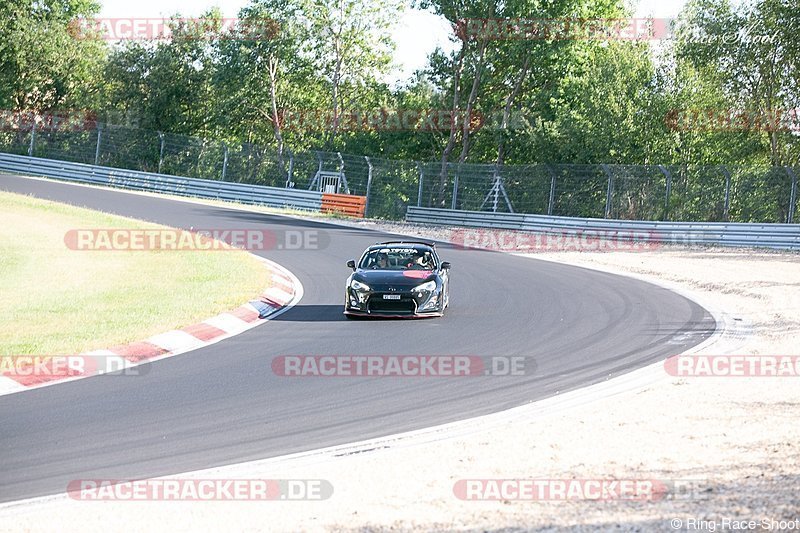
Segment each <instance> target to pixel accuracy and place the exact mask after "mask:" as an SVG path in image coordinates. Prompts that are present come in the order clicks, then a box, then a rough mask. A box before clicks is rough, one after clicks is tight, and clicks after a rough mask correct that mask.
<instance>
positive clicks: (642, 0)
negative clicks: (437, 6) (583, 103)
mask: <svg viewBox="0 0 800 533" xmlns="http://www.w3.org/2000/svg"><path fill="white" fill-rule="evenodd" d="M632 1H633V2H634V3H636V5H637V8H636V14H635V16H637V17H644V16H653V17H657V18H671V17H675V16H677V14H678V12H679V11H680V9H681V8H682V7H683V5H684V4H685V3H686V0H632ZM100 3H101V5H102V10H101V12H100V16H101V17H108V18H117V17H119V18H127V17H137V18H158V17H169V16H170V15H173V14H175V13H178V12H180V13H181V15H183V16H185V17H195V16H198V15H200V14H201V13H203V12H204V11H206V10H207V9H208V8H209V7H211V6H215V5H216V6H218V7H219V8H220V9H221V10H222V14H223V16H224V17H235V16H236V15H237V13H238V12H239V9H241V8H242V7H244V6H245V5H246V4H247V3H248V0H207V1H206V0H194V1H193V2H191V4H189V3H188V2H186V0H138V1H137V2H136V3H135V7H133V8H132V7H131V2H130V0H100ZM451 31H452V29H451V28H450V25H449V24H448V23H447V22H446V21H445V20H444V19H440V18H439V17H436V16H435V15H432V14H430V13H428V12H425V11H419V10H409V11H406V13H405V14H404V15H403V16H402V17H401V19H400V20H399V21H398V23H397V25H396V26H395V29H394V32H393V34H394V35H393V36H394V41H395V43H396V46H397V48H396V52H395V61H396V63H397V69H396V70H395V71H394V72H393V73H392V74H391V75H390V76H388V77H387V78H386V81H387V82H390V83H396V82H397V81H402V80H405V79H408V78H409V77H410V76H411V75H412V74H413V72H414V71H415V70H417V69H419V68H422V67H424V66H425V64H426V62H427V57H428V54H429V53H431V52H432V51H433V50H434V49H435V48H436V47H437V46H441V47H442V48H444V49H445V50H448V49H449V48H450V47H451V46H452V45H451V44H449V40H448V35H449V33H450V32H451Z"/></svg>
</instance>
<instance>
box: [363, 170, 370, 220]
mask: <svg viewBox="0 0 800 533" xmlns="http://www.w3.org/2000/svg"><path fill="white" fill-rule="evenodd" d="M364 159H365V160H366V161H367V200H366V201H365V202H364V218H367V214H368V213H369V193H370V190H372V163H371V162H370V160H369V157H367V156H364Z"/></svg>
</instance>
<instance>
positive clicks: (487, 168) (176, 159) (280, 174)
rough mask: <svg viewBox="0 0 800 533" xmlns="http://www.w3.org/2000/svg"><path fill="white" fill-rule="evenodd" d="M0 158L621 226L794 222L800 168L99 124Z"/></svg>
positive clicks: (396, 212) (391, 207)
mask: <svg viewBox="0 0 800 533" xmlns="http://www.w3.org/2000/svg"><path fill="white" fill-rule="evenodd" d="M0 150H2V151H4V152H8V153H14V154H23V155H33V156H35V157H44V158H48V159H56V160H63V161H71V162H77V163H87V164H98V165H102V166H108V167H114V168H123V169H131V170H142V171H146V172H156V173H161V174H170V175H176V176H186V177H193V178H205V179H213V180H225V181H231V182H239V183H251V184H257V185H268V186H272V187H293V188H297V189H317V190H327V189H326V188H324V187H325V185H326V183H327V182H325V176H326V175H328V176H333V177H334V178H335V180H336V183H337V185H336V189H335V192H339V193H345V194H356V195H361V196H367V197H368V200H367V202H368V213H367V214H368V216H370V217H375V218H385V219H393V220H400V219H402V218H403V217H404V216H405V213H406V208H407V207H408V206H409V205H415V206H422V207H442V208H447V209H461V210H471V211H494V212H514V213H531V214H546V215H560V216H572V217H596V218H615V219H627V220H674V221H739V222H793V221H794V220H795V218H796V217H795V213H796V210H797V204H798V199H797V197H798V176H800V168H797V167H796V168H791V167H768V166H761V167H756V166H750V167H744V166H733V165H727V166H713V167H712V166H693V165H683V166H675V165H671V166H665V165H603V164H598V165H569V164H529V165H504V166H497V165H491V164H467V163H463V164H458V163H445V164H442V162H440V161H439V162H416V161H398V160H388V159H381V158H372V157H364V156H357V155H351V154H341V153H336V152H322V151H307V152H297V153H295V152H292V151H290V150H283V151H282V152H279V151H277V150H276V149H274V148H272V147H267V146H261V145H256V144H248V143H244V144H230V145H228V144H225V143H222V142H219V141H212V140H207V139H201V138H197V137H189V136H185V135H175V134H169V133H160V132H154V131H147V130H142V129H136V128H129V127H122V126H113V125H103V124H98V125H97V126H96V128H95V129H89V130H85V131H58V130H55V131H51V130H42V131H36V130H35V129H34V130H33V131H30V130H29V131H19V130H15V131H2V132H0Z"/></svg>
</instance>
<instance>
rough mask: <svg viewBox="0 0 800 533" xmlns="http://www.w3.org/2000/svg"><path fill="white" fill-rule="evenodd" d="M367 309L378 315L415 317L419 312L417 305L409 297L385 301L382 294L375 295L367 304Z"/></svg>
mask: <svg viewBox="0 0 800 533" xmlns="http://www.w3.org/2000/svg"><path fill="white" fill-rule="evenodd" d="M367 309H369V311H370V312H376V313H393V314H398V315H413V314H414V313H415V312H416V311H417V305H416V302H415V301H414V299H413V298H411V297H408V296H402V297H401V298H400V299H399V300H384V299H383V295H382V294H373V295H372V296H371V297H370V299H369V302H368V303H367Z"/></svg>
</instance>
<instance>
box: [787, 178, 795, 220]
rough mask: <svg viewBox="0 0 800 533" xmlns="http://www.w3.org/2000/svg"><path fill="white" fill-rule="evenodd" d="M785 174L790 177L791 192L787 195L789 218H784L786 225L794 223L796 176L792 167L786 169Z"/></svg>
mask: <svg viewBox="0 0 800 533" xmlns="http://www.w3.org/2000/svg"><path fill="white" fill-rule="evenodd" d="M786 173H787V174H789V175H790V176H791V177H792V190H791V193H789V216H788V217H787V218H786V223H787V224H792V223H794V209H795V207H794V206H795V204H796V203H797V174H795V173H794V171H793V170H792V167H786Z"/></svg>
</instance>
